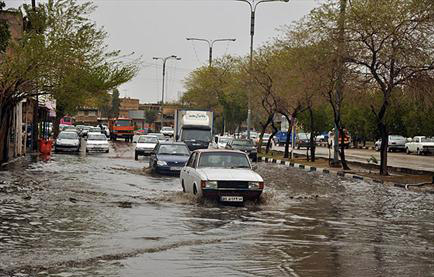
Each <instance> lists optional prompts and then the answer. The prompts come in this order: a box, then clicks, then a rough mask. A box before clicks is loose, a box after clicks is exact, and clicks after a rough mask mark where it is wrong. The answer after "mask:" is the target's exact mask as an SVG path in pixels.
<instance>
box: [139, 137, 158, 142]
mask: <svg viewBox="0 0 434 277" xmlns="http://www.w3.org/2000/svg"><path fill="white" fill-rule="evenodd" d="M138 142H139V143H157V142H158V139H157V138H156V137H140V138H139V140H138Z"/></svg>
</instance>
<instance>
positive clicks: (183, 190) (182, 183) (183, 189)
mask: <svg viewBox="0 0 434 277" xmlns="http://www.w3.org/2000/svg"><path fill="white" fill-rule="evenodd" d="M181 186H182V192H183V193H185V186H184V180H182V182H181Z"/></svg>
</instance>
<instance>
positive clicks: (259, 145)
mask: <svg viewBox="0 0 434 277" xmlns="http://www.w3.org/2000/svg"><path fill="white" fill-rule="evenodd" d="M273 118H274V113H273V114H269V115H268V118H267V121H266V122H265V124H261V127H262V130H261V134H260V135H259V142H258V145H257V146H256V147H257V152H258V153H261V152H262V138H263V136H264V133H265V130H266V129H267V127H268V125H270V123H271V121H272V120H273Z"/></svg>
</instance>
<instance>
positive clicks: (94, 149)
mask: <svg viewBox="0 0 434 277" xmlns="http://www.w3.org/2000/svg"><path fill="white" fill-rule="evenodd" d="M86 150H87V151H88V152H107V151H108V150H109V148H108V147H86Z"/></svg>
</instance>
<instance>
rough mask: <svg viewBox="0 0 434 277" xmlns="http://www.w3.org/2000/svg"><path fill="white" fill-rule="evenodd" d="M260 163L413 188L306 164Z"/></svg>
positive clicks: (263, 160)
mask: <svg viewBox="0 0 434 277" xmlns="http://www.w3.org/2000/svg"><path fill="white" fill-rule="evenodd" d="M258 162H265V163H274V164H281V165H285V166H287V167H293V168H299V169H302V170H304V171H307V172H319V173H323V174H328V175H334V176H339V177H344V178H348V179H353V180H359V181H368V182H371V183H374V184H385V185H391V186H394V187H399V188H404V189H406V190H408V187H409V186H411V185H408V184H399V183H392V182H384V181H383V180H378V179H374V178H369V177H364V176H360V175H356V174H352V173H345V172H344V171H331V170H329V169H326V168H317V167H314V166H308V165H304V164H297V163H293V162H288V161H283V160H276V159H273V158H266V157H265V158H264V157H258Z"/></svg>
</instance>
